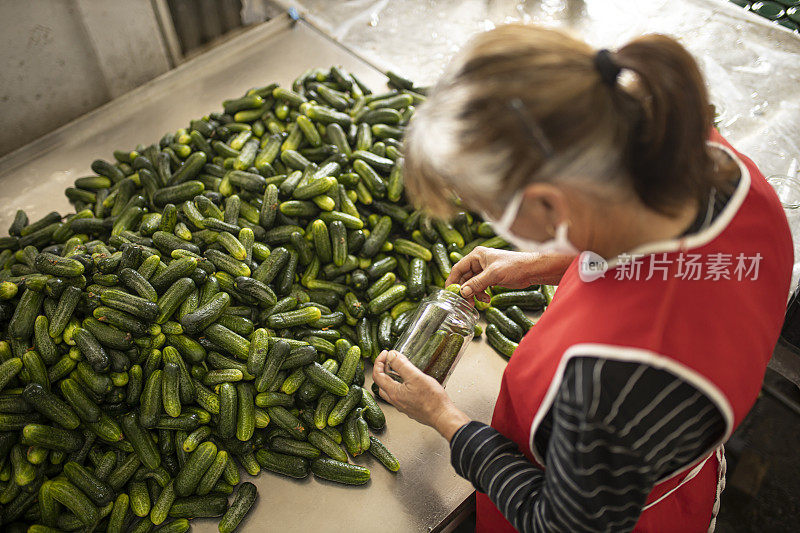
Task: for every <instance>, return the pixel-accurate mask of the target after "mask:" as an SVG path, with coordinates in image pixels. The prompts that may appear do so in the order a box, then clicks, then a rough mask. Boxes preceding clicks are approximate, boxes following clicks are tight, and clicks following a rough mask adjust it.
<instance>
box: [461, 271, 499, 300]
mask: <svg viewBox="0 0 800 533" xmlns="http://www.w3.org/2000/svg"><path fill="white" fill-rule="evenodd" d="M491 278H492V275H491V272H490V271H488V270H484V271H482V272H481V273H480V274H478V275H476V276H473V277H471V278H470V279H468V280H467V281H465V282H464V283H463V284H462V285H461V296H463V297H464V298H469V297H470V296H476V297H477V298H478V299H479V300H481V301H482V302H487V301H488V298H489V295H488V294H486V293H484V292H483V291H485V290H486V289H487V288H488V287H489V286H491V285H493V283H492V279H491Z"/></svg>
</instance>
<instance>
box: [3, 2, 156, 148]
mask: <svg viewBox="0 0 800 533" xmlns="http://www.w3.org/2000/svg"><path fill="white" fill-rule="evenodd" d="M170 66H171V65H170V61H169V59H168V54H167V50H166V46H165V44H164V38H163V36H162V32H161V31H160V29H159V24H158V20H157V18H156V14H155V12H154V9H153V4H152V3H151V0H2V1H0V72H2V73H3V74H2V75H0V116H2V117H3V128H0V155H3V154H6V153H8V152H11V151H13V150H14V149H16V148H19V147H20V146H22V145H24V144H26V143H28V142H30V141H32V140H34V139H36V138H38V137H40V136H42V135H44V134H46V133H48V132H49V131H52V130H53V129H56V128H57V127H59V126H61V125H62V124H65V123H67V122H69V121H70V120H72V119H74V118H77V117H79V116H80V115H82V114H84V113H86V112H88V111H90V110H92V109H94V108H96V107H97V106H99V105H102V104H103V103H105V102H107V101H108V100H110V99H111V98H114V97H116V96H119V95H121V94H123V93H125V92H128V91H129V90H131V89H133V88H135V87H137V86H139V85H141V84H142V83H144V82H146V81H148V80H150V79H152V78H154V77H156V76H158V75H159V74H162V73H164V72H166V71H167V70H169V68H170Z"/></svg>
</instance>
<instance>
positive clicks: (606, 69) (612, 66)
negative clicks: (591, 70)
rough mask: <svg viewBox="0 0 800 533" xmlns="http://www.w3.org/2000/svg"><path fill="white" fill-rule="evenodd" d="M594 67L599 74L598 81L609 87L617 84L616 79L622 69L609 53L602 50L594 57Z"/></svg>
mask: <svg viewBox="0 0 800 533" xmlns="http://www.w3.org/2000/svg"><path fill="white" fill-rule="evenodd" d="M594 66H595V68H597V71H598V72H599V73H600V79H601V80H603V83H605V84H606V85H608V86H609V87H614V86H615V85H616V84H617V77H618V76H619V73H620V71H622V69H621V68H620V66H619V65H617V64H616V62H615V61H614V59H613V58H612V57H611V52H610V51H608V50H606V49H605V48H603V49H602V50H600V51H598V52H597V54H596V55H595V56H594Z"/></svg>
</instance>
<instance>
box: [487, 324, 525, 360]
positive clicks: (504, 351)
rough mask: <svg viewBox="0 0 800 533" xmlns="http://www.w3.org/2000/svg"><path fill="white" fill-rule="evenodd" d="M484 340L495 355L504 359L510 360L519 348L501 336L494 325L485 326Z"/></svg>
mask: <svg viewBox="0 0 800 533" xmlns="http://www.w3.org/2000/svg"><path fill="white" fill-rule="evenodd" d="M486 340H487V341H488V342H489V345H490V346H491V347H492V348H494V349H495V350H496V351H497V353H499V354H500V355H502V356H503V357H505V358H510V357H511V356H512V355H513V354H514V351H515V350H516V349H517V347H518V346H519V345H518V344H517V343H516V342H514V341H512V340H511V339H509V338H508V337H506V336H505V335H503V334H502V333H501V332H500V330H499V329H498V328H497V326H495V325H494V324H489V325H488V326H486Z"/></svg>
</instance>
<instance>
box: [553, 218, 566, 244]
mask: <svg viewBox="0 0 800 533" xmlns="http://www.w3.org/2000/svg"><path fill="white" fill-rule="evenodd" d="M568 230H569V222H567V221H566V220H564V221H563V222H559V223H558V225H557V226H556V232H555V236H554V238H555V239H556V240H557V241H559V242H565V241H569V238H568V237H567V231H568Z"/></svg>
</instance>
